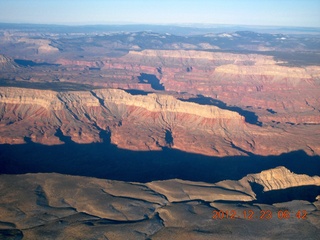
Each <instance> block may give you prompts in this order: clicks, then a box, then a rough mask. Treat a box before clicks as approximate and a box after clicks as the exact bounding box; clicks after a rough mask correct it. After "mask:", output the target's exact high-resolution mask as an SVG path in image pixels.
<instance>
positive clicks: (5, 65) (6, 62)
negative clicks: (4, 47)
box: [0, 54, 18, 72]
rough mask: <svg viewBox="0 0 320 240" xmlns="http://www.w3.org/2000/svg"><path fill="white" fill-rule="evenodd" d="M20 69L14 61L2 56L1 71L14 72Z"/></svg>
mask: <svg viewBox="0 0 320 240" xmlns="http://www.w3.org/2000/svg"><path fill="white" fill-rule="evenodd" d="M17 68H18V65H17V64H16V63H15V62H14V61H13V59H11V58H8V57H6V56H4V55H2V54H0V70H1V71H2V72H7V71H12V70H15V69H17Z"/></svg>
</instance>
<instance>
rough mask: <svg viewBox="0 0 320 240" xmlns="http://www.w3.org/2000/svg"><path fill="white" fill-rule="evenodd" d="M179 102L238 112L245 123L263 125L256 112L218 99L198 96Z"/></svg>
mask: <svg viewBox="0 0 320 240" xmlns="http://www.w3.org/2000/svg"><path fill="white" fill-rule="evenodd" d="M179 100H180V101H184V102H193V103H197V104H200V105H211V106H216V107H218V108H221V109H225V110H229V111H233V112H237V113H239V114H240V115H241V116H243V117H244V119H245V121H246V122H247V123H250V124H255V125H258V126H262V123H261V122H260V121H258V116H257V115H256V114H255V113H254V112H251V111H248V110H243V109H242V108H240V107H236V106H228V105H227V104H225V103H224V102H222V101H220V100H218V99H213V98H210V97H205V96H203V95H197V97H196V98H189V99H179Z"/></svg>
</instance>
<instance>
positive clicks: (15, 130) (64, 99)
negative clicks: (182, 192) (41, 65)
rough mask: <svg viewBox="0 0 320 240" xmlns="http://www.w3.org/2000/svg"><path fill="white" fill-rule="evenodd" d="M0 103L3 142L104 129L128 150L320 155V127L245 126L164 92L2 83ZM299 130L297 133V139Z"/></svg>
mask: <svg viewBox="0 0 320 240" xmlns="http://www.w3.org/2000/svg"><path fill="white" fill-rule="evenodd" d="M0 107H1V122H0V123H1V128H0V131H1V134H2V138H1V142H2V143H10V144H15V143H23V142H24V141H25V137H27V138H30V139H31V141H33V142H38V143H42V144H47V145H54V144H62V143H63V141H62V140H61V139H60V138H59V136H58V135H57V131H58V130H59V129H60V130H59V131H61V132H62V134H63V135H64V136H68V137H71V140H72V141H74V142H77V143H92V142H101V141H102V139H101V137H100V134H101V132H108V133H111V143H113V144H116V145H117V146H118V147H120V148H124V149H131V150H142V151H143V150H160V149H161V148H163V147H171V148H175V149H179V150H183V151H187V152H193V153H200V154H205V155H211V156H235V155H247V154H248V153H255V154H260V155H269V154H275V155H278V154H281V153H286V152H290V151H294V150H301V149H303V150H304V151H305V152H307V153H309V154H319V152H318V151H319V144H318V143H319V142H320V141H319V139H318V136H319V135H317V134H314V133H316V132H318V131H319V129H318V128H317V126H316V125H314V126H313V125H310V126H293V127H292V128H290V129H288V130H286V131H284V130H282V129H279V128H273V127H270V126H262V127H261V126H260V127H259V126H257V125H254V124H249V123H247V122H246V121H245V118H244V117H243V116H241V115H240V114H239V113H237V112H234V111H230V110H224V109H220V108H218V107H216V106H209V105H199V104H196V103H192V102H185V101H180V100H177V99H176V98H174V97H173V96H168V95H165V94H148V95H131V94H129V93H126V92H125V91H123V90H116V89H101V90H92V91H72V92H55V91H48V90H33V89H22V88H0ZM296 132H299V133H300V137H299V138H292V135H293V134H295V133H296ZM310 132H312V133H313V134H310ZM168 138H170V139H171V140H168Z"/></svg>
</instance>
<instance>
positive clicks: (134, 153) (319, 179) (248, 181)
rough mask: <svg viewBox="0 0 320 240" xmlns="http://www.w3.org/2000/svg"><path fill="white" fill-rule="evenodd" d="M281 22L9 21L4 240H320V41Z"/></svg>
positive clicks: (1, 46) (2, 164) (1, 110)
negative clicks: (242, 25)
mask: <svg viewBox="0 0 320 240" xmlns="http://www.w3.org/2000/svg"><path fill="white" fill-rule="evenodd" d="M151 28H152V29H153V31H148V30H149V29H151ZM133 29H138V30H133ZM147 29H148V30H147ZM281 31H283V32H281ZM281 31H280V30H278V29H268V30H266V29H262V30H261V31H259V30H255V32H253V31H249V30H248V31H247V30H245V31H237V30H236V29H235V30H234V31H233V30H232V31H230V29H228V31H225V30H224V29H220V30H219V29H191V28H180V27H174V28H172V27H165V26H114V27H112V26H104V27H103V26H95V27H94V26H92V27H74V28H71V27H64V26H43V25H23V26H20V25H11V24H0V174H1V175H0V192H1V196H0V239H110V240H111V239H197V240H198V239H318V238H319V236H320V202H319V201H320V61H319V59H320V35H319V31H318V29H300V28H299V29H281ZM178 33H179V34H178ZM191 33H192V34H191Z"/></svg>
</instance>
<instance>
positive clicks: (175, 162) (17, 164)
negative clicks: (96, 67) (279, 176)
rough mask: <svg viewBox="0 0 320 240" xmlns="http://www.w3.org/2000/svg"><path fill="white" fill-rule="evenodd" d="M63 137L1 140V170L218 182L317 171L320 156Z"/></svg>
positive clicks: (116, 177) (106, 135)
mask: <svg viewBox="0 0 320 240" xmlns="http://www.w3.org/2000/svg"><path fill="white" fill-rule="evenodd" d="M58 135H60V136H59V137H60V139H61V140H63V141H64V142H65V144H62V145H55V146H46V145H41V144H37V143H33V142H31V141H30V139H29V140H28V139H26V140H28V141H27V143H26V144H20V145H9V144H3V145H0V166H1V168H0V174H23V173H38V172H42V173H45V172H57V173H62V174H70V175H80V176H90V177H97V178H104V179H112V180H122V181H133V182H150V181H154V180H165V179H173V178H179V179H184V180H191V181H204V182H210V183H215V182H218V181H221V180H225V179H230V180H239V179H241V178H242V177H244V176H246V175H247V174H250V173H259V172H261V171H263V170H267V169H271V168H275V167H277V166H285V167H286V168H288V169H289V170H291V171H293V172H294V173H297V174H307V175H309V176H313V175H319V173H320V157H319V156H308V155H307V154H306V153H305V152H303V151H295V152H291V153H287V154H282V155H280V156H268V157H264V156H257V155H253V154H252V155H250V156H249V157H246V156H236V157H223V158H218V157H209V156H204V155H200V154H193V153H187V152H183V151H179V150H175V149H170V148H163V150H162V151H130V150H124V149H119V148H117V147H116V146H115V145H113V144H110V134H109V133H107V132H104V133H103V134H102V135H101V138H102V139H103V140H104V142H103V143H93V144H77V143H74V142H72V141H71V140H70V138H69V137H64V136H62V133H61V132H60V133H58Z"/></svg>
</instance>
